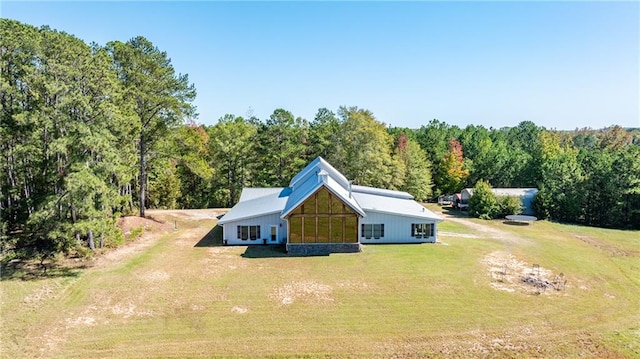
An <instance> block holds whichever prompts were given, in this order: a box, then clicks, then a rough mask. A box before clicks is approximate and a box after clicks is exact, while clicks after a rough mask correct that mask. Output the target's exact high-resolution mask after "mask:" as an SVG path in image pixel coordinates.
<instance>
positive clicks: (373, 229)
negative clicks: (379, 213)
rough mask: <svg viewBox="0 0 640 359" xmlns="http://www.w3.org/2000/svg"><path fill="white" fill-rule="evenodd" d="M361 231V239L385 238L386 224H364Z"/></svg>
mask: <svg viewBox="0 0 640 359" xmlns="http://www.w3.org/2000/svg"><path fill="white" fill-rule="evenodd" d="M360 229H361V231H360V238H364V239H372V238H373V239H380V238H384V223H362V224H361V227H360ZM376 234H377V235H376Z"/></svg>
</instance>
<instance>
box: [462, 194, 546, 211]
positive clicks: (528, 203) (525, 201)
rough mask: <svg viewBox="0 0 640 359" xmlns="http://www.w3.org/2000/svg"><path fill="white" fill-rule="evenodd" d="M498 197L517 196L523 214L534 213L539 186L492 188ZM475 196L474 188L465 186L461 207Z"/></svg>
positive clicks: (467, 204) (466, 204)
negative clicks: (534, 203) (534, 201)
mask: <svg viewBox="0 0 640 359" xmlns="http://www.w3.org/2000/svg"><path fill="white" fill-rule="evenodd" d="M491 192H492V193H493V194H494V195H495V196H496V197H517V198H520V200H521V201H522V214H526V215H534V214H535V211H534V210H533V200H534V198H535V197H536V194H538V189H537V188H492V189H491ZM472 196H473V188H465V189H463V190H462V192H460V204H459V205H458V207H459V208H460V209H466V208H468V207H469V200H470V199H471V197H472Z"/></svg>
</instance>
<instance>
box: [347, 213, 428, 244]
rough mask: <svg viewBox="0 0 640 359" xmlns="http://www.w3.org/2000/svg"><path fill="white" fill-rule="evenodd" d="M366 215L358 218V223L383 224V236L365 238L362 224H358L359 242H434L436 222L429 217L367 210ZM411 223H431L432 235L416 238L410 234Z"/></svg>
mask: <svg viewBox="0 0 640 359" xmlns="http://www.w3.org/2000/svg"><path fill="white" fill-rule="evenodd" d="M366 213H367V216H366V217H364V218H361V219H360V223H359V224H384V237H382V238H380V239H374V238H371V239H365V238H364V237H362V233H361V231H362V226H360V225H358V238H360V243H362V244H369V243H434V242H435V241H436V238H437V237H438V223H437V222H436V221H434V220H430V219H421V218H412V217H403V216H398V215H393V214H388V213H380V212H370V211H367V212H366ZM412 223H433V225H434V228H433V237H428V238H416V237H412V236H411V224H412Z"/></svg>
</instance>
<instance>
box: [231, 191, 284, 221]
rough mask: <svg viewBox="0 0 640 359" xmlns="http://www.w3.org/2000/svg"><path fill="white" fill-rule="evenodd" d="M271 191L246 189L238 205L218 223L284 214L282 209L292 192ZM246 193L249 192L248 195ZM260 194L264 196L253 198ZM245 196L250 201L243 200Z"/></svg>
mask: <svg viewBox="0 0 640 359" xmlns="http://www.w3.org/2000/svg"><path fill="white" fill-rule="evenodd" d="M271 189H272V190H273V191H253V190H254V188H244V189H243V190H242V194H241V195H240V202H238V203H236V205H235V206H233V208H231V209H230V210H229V212H227V214H225V215H224V216H223V217H222V219H220V220H219V221H218V224H225V223H227V222H233V221H237V220H240V219H247V218H253V217H259V216H262V215H265V214H273V213H280V212H282V209H283V208H284V206H285V205H286V204H287V199H288V198H289V197H288V195H289V192H290V191H289V189H288V188H271ZM258 190H264V188H259V189H258ZM245 191H247V194H246V195H245ZM259 192H261V193H263V195H261V196H253V195H257V194H258V193H259ZM243 195H244V198H249V199H247V200H242V198H243ZM252 196H253V197H252Z"/></svg>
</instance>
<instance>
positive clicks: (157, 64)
mask: <svg viewBox="0 0 640 359" xmlns="http://www.w3.org/2000/svg"><path fill="white" fill-rule="evenodd" d="M107 50H108V52H109V54H110V55H111V57H112V60H113V67H114V68H115V70H116V71H117V73H118V77H119V79H120V81H121V83H122V87H123V91H124V94H125V97H124V98H125V99H126V100H127V101H126V102H125V103H124V106H126V107H127V108H130V109H131V115H132V117H133V118H134V120H135V123H136V128H138V129H139V136H138V139H139V142H138V154H139V164H138V165H139V168H140V176H139V178H138V191H139V195H140V197H139V199H140V200H139V203H138V204H139V207H140V216H141V217H144V210H145V207H146V206H147V198H146V195H147V188H146V186H147V161H148V159H149V157H150V156H151V157H153V156H154V155H158V153H157V152H154V151H153V150H154V149H155V147H156V145H157V143H158V142H159V141H160V140H162V139H163V138H164V136H165V134H167V133H168V131H169V130H170V129H171V128H173V127H175V126H176V125H178V124H180V123H181V122H182V121H184V120H185V119H186V118H190V117H191V116H193V115H195V108H194V107H193V106H192V105H191V102H192V101H193V100H194V99H195V96H196V90H195V87H194V85H193V84H189V77H188V75H183V74H176V73H175V69H174V68H173V65H172V64H171V59H170V58H169V57H168V56H167V53H166V52H163V51H160V50H159V49H158V48H157V47H155V46H154V45H153V44H152V43H151V41H149V40H147V39H145V38H144V37H142V36H138V37H135V38H133V39H131V40H129V41H128V42H126V43H122V42H120V41H112V42H110V43H108V44H107ZM155 201H156V202H159V201H165V200H164V199H158V198H156V199H155ZM168 201H169V203H171V200H168Z"/></svg>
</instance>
